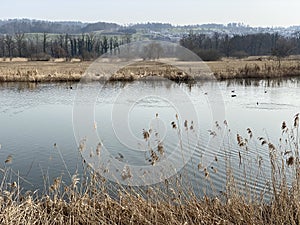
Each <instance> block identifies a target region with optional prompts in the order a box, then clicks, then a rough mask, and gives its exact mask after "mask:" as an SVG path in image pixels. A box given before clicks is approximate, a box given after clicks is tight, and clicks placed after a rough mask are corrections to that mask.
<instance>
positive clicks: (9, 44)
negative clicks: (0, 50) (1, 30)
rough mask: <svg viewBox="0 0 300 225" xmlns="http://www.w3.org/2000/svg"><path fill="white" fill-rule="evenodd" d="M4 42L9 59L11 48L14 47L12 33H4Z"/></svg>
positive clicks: (11, 53)
mask: <svg viewBox="0 0 300 225" xmlns="http://www.w3.org/2000/svg"><path fill="white" fill-rule="evenodd" d="M4 43H5V45H6V48H7V52H8V57H9V58H10V59H11V58H12V57H13V49H14V40H13V37H12V35H9V34H7V35H5V38H4Z"/></svg>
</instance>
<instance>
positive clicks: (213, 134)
mask: <svg viewBox="0 0 300 225" xmlns="http://www.w3.org/2000/svg"><path fill="white" fill-rule="evenodd" d="M208 132H209V135H211V136H213V137H215V136H217V133H216V132H215V131H212V130H208Z"/></svg>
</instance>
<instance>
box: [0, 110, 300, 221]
mask: <svg viewBox="0 0 300 225" xmlns="http://www.w3.org/2000/svg"><path fill="white" fill-rule="evenodd" d="M224 124H225V128H226V127H227V122H226V123H225V122H224ZM218 126H219V125H218ZM226 129H228V128H226ZM281 129H282V137H281V141H282V143H280V144H279V145H278V146H275V145H273V144H272V143H270V142H269V140H268V139H265V138H262V137H259V138H258V141H259V142H260V143H261V144H262V145H263V146H265V148H266V150H267V151H268V152H269V160H270V164H271V173H270V188H271V192H270V193H271V197H270V199H269V200H265V199H264V197H265V196H263V194H261V196H260V197H252V196H248V193H242V192H243V191H242V192H241V191H240V187H238V185H237V183H236V182H235V176H234V171H232V170H233V168H232V167H231V166H230V164H231V161H230V159H229V158H227V159H226V161H225V162H226V177H227V178H226V179H227V181H226V191H225V193H223V194H222V195H215V196H208V195H204V196H202V197H197V196H196V195H195V193H194V192H193V191H189V189H186V191H183V188H182V187H183V184H182V183H181V182H175V183H176V184H175V183H174V184H171V183H169V182H165V184H164V185H165V187H164V188H163V187H144V188H138V189H137V188H130V187H127V188H126V187H125V188H124V187H122V186H121V185H120V186H118V185H116V184H113V186H114V187H115V188H116V189H115V190H116V191H115V193H111V192H110V191H109V188H108V187H109V184H108V183H107V182H106V181H105V179H104V178H102V177H100V176H99V175H97V174H96V173H94V172H93V171H92V170H90V169H89V167H88V166H87V168H86V169H85V170H84V171H85V172H86V173H88V174H87V175H86V176H83V177H79V176H78V174H75V175H73V177H72V179H71V180H72V181H71V183H70V184H69V185H66V184H65V183H64V182H63V181H62V178H61V177H58V178H56V179H54V181H53V182H52V184H51V186H50V187H49V191H48V192H46V193H45V195H43V196H40V195H38V194H37V193H25V194H21V193H20V187H19V185H18V183H17V182H12V183H6V182H5V177H6V176H7V172H8V171H7V169H2V170H1V172H2V173H3V174H4V176H3V177H4V179H3V182H2V183H1V186H0V188H1V191H0V223H1V224H299V223H300V193H299V190H300V186H299V183H300V167H299V166H300V160H299V136H298V131H299V115H298V114H297V115H295V117H294V119H293V125H292V126H291V127H290V128H288V126H287V123H286V122H283V123H282V128H281ZM247 133H248V135H249V137H247V138H248V139H252V138H254V137H253V134H252V131H251V130H250V129H247ZM247 138H243V137H241V136H240V135H237V138H236V140H237V143H235V144H236V145H238V146H239V148H240V151H241V152H243V151H248V147H249V146H248V140H247ZM239 156H240V162H241V163H242V162H243V163H244V162H245V161H246V160H247V158H244V157H242V156H241V153H240V152H239ZM265 160H266V159H265ZM216 161H217V160H216ZM244 165H245V164H244ZM288 169H289V170H290V171H291V174H292V177H290V178H288V174H289V173H287V170H288ZM204 171H207V170H205V169H204ZM207 179H210V178H209V175H207ZM176 180H178V179H177V178H176ZM289 182H291V184H288V183H289ZM173 187H174V188H173ZM244 188H245V189H244V190H247V188H249V187H248V184H247V183H245V184H244ZM250 192H251V191H250ZM250 192H249V193H250Z"/></svg>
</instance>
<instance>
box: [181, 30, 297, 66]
mask: <svg viewBox="0 0 300 225" xmlns="http://www.w3.org/2000/svg"><path fill="white" fill-rule="evenodd" d="M180 44H181V45H182V46H184V47H186V48H188V49H190V50H191V51H193V52H195V53H196V54H197V55H198V56H199V57H201V58H202V60H205V61H212V60H218V59H219V58H220V57H237V58H242V57H247V56H263V55H273V56H277V57H285V56H288V55H292V54H300V32H296V33H294V34H293V35H292V36H289V37H285V36H282V35H280V34H278V33H272V34H271V33H257V34H247V35H232V36H229V35H228V34H221V33H217V32H216V33H214V34H213V35H206V34H194V33H193V32H190V33H189V34H187V35H184V36H183V37H182V38H181V40H180Z"/></svg>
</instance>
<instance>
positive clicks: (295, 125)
mask: <svg viewBox="0 0 300 225" xmlns="http://www.w3.org/2000/svg"><path fill="white" fill-rule="evenodd" d="M294 127H296V128H298V127H299V113H297V114H296V115H295V119H294Z"/></svg>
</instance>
